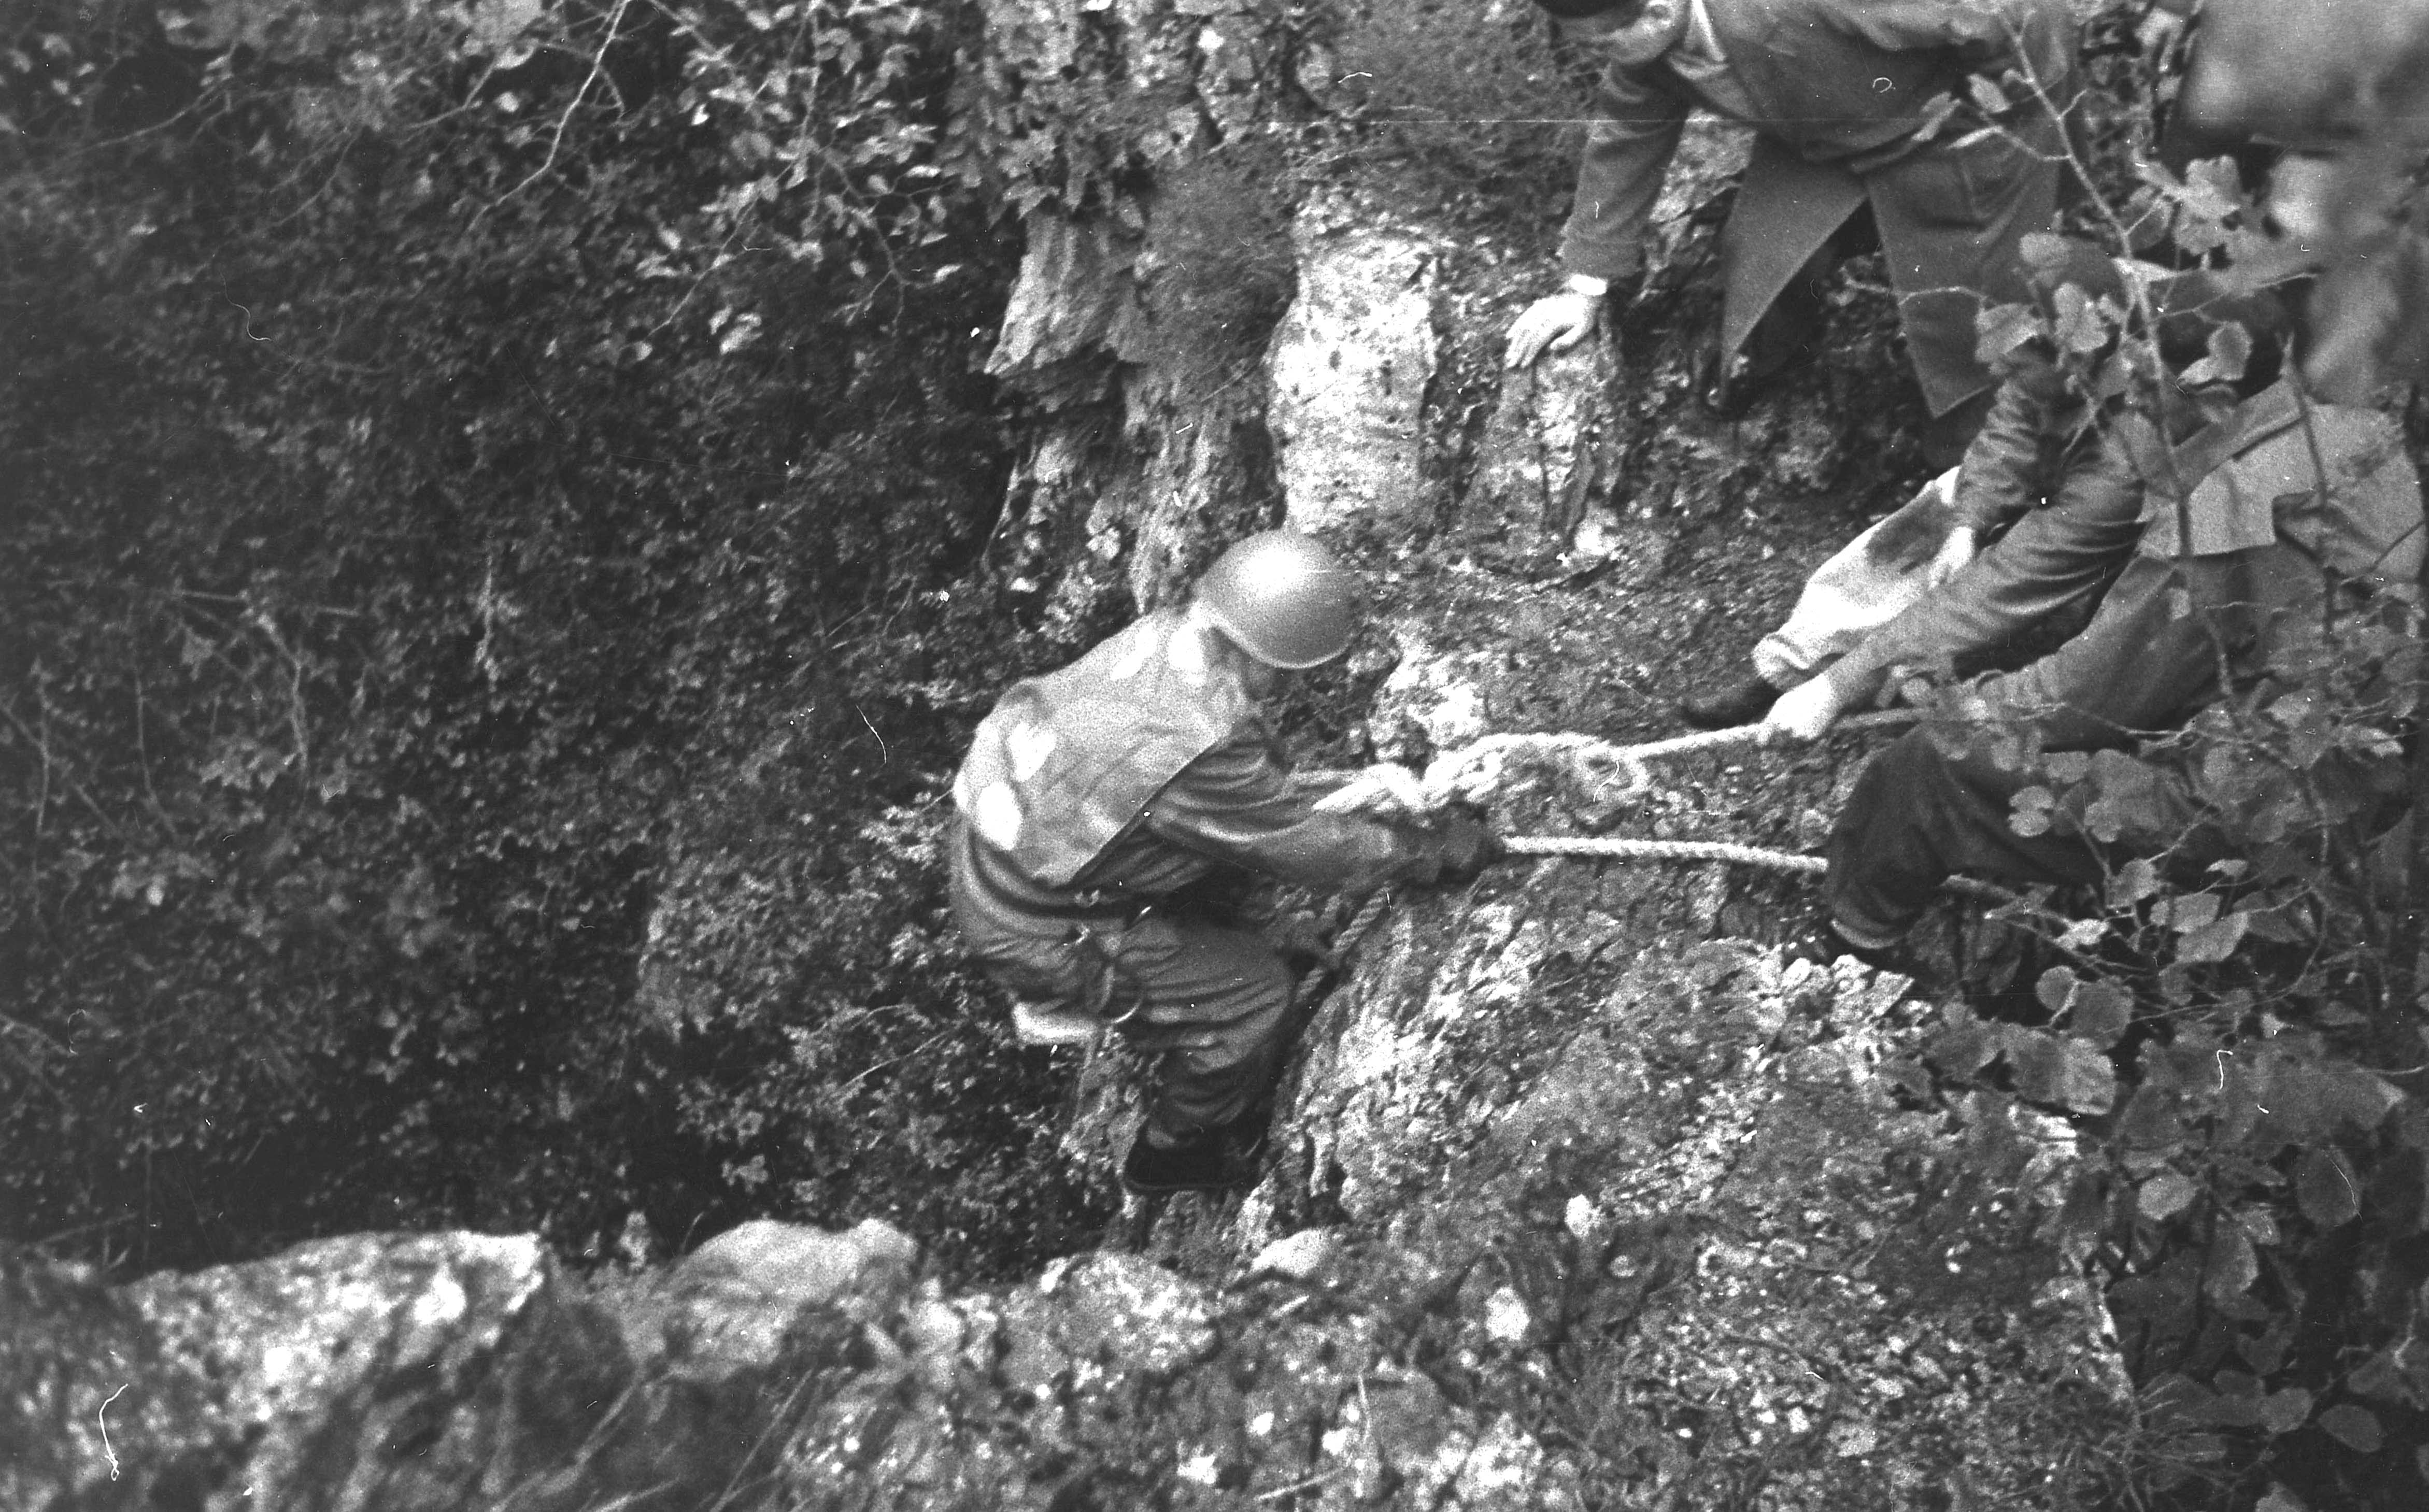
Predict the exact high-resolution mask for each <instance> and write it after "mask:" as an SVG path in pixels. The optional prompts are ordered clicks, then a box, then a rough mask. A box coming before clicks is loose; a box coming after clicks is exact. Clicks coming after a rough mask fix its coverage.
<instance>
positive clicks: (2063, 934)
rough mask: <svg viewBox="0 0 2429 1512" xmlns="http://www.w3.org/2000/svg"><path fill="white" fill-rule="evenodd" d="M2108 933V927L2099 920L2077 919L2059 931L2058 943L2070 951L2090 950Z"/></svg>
mask: <svg viewBox="0 0 2429 1512" xmlns="http://www.w3.org/2000/svg"><path fill="white" fill-rule="evenodd" d="M2107 932H2108V926H2107V924H2106V923H2104V922H2103V921H2101V920H2099V919H2077V920H2075V921H2074V923H2072V924H2070V925H2068V926H2067V927H2066V928H2065V929H2061V930H2059V931H2058V936H2057V943H2058V944H2060V945H2064V946H2066V947H2067V948H2068V949H2069V950H2089V949H2090V948H2092V947H2093V946H2094V945H2098V944H2100V938H2101V936H2103V935H2105V934H2107Z"/></svg>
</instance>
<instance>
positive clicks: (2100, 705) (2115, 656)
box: [1976, 553, 2251, 750]
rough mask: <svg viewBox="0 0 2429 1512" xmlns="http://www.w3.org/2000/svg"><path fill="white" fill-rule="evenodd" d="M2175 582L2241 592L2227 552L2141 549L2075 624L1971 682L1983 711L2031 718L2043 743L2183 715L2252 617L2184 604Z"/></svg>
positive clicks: (2079, 740) (2100, 742)
mask: <svg viewBox="0 0 2429 1512" xmlns="http://www.w3.org/2000/svg"><path fill="white" fill-rule="evenodd" d="M2177 587H2181V588H2182V589H2183V590H2184V593H2185V594H2186V595H2187V596H2188V597H2189V600H2190V601H2192V602H2194V603H2206V604H2216V605H2228V604H2232V603H2234V601H2235V600H2238V599H2239V598H2241V597H2243V594H2242V593H2241V592H2240V577H2239V572H2238V570H2237V566H2236V563H2235V561H2234V559H2233V558H2232V557H2229V556H2223V555H2222V556H2207V557H2190V558H2186V559H2184V560H2182V561H2178V562H2174V563H2168V562H2163V561H2161V560H2159V559H2158V558H2156V557H2152V556H2144V555H2140V554H2139V553H2138V554H2136V555H2135V556H2134V558H2133V560H2132V562H2131V563H2130V564H2129V565H2128V566H2127V567H2126V569H2125V572H2124V574H2123V576H2122V577H2120V578H2119V579H2118V580H2117V584H2116V586H2115V587H2113V588H2111V589H2110V590H2109V591H2108V594H2107V597H2106V598H2104V599H2102V600H2100V609H2099V612H2098V613H2096V614H2095V615H2093V616H2092V618H2091V623H2090V624H2089V625H2087V626H2085V627H2084V629H2083V632H2082V633H2080V634H2078V635H2076V636H2074V638H2073V639H2071V640H2069V641H2068V642H2067V643H2066V644H2065V645H2063V646H2060V647H2059V648H2058V649H2056V650H2054V651H2052V652H2050V653H2049V654H2048V655H2047V656H2044V657H2042V658H2041V659H2040V660H2039V661H2036V662H2032V663H2029V664H2027V665H2026V666H2023V667H2021V668H2019V669H2017V670H2016V671H2014V672H2010V673H2008V674H2007V675H2006V676H2003V677H1995V678H1991V679H1990V680H1988V681H1987V682H1983V683H1982V684H1981V685H1980V687H1979V688H1978V689H1976V692H1977V694H1978V695H1979V697H1980V698H1981V699H1982V702H1983V704H1984V706H1985V708H1984V712H1985V713H1986V714H1987V715H1990V716H1991V717H1992V718H1998V719H2029V720H2031V721H2033V722H2034V723H2035V724H2037V725H2038V726H2039V727H2040V729H2041V744H2042V746H2043V748H2046V749H2050V750H2079V749H2086V748H2093V747H2099V746H2114V745H2117V744H2119V743H2120V742H2121V741H2123V740H2124V739H2126V738H2129V737H2130V736H2132V735H2134V734H2136V733H2139V732H2146V731H2154V730H2165V729H2168V728H2170V727H2172V726H2173V725H2176V724H2179V723H2181V722H2182V721H2183V720H2184V718H2185V716H2186V715H2189V713H2191V711H2192V710H2193V709H2194V708H2196V707H2198V706H2199V705H2200V704H2202V703H2204V702H2206V701H2207V700H2208V699H2209V698H2211V697H2212V696H2213V695H2214V694H2215V692H2216V690H2217V688H2218V678H2219V666H2220V661H2221V655H2222V651H2223V650H2226V649H2231V648H2232V647H2234V646H2235V645H2237V644H2239V643H2240V642H2241V641H2243V640H2246V639H2248V638H2249V635H2250V633H2251V627H2250V620H2249V616H2247V615H2240V614H2237V613H2235V612H2233V611H2232V610H2227V611H2222V613H2220V614H2218V615H2212V614H2201V613H2195V614H2185V613H2183V612H2182V611H2181V610H2180V609H2179V608H2178V607H2177V606H2176V605H2175V604H2174V603H2173V602H2172V601H2171V600H2172V599H2173V598H2174V597H2175V595H2174V594H2173V593H2172V592H2171V590H2172V589H2173V588H2177Z"/></svg>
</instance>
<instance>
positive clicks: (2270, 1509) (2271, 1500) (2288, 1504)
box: [2252, 1486, 2311, 1512]
mask: <svg viewBox="0 0 2429 1512" xmlns="http://www.w3.org/2000/svg"><path fill="white" fill-rule="evenodd" d="M2252 1512H2311V1509H2310V1508H2309V1507H2307V1506H2305V1505H2304V1504H2303V1499H2302V1498H2301V1497H2299V1496H2296V1495H2295V1494H2294V1493H2293V1492H2291V1491H2289V1490H2288V1489H2286V1487H2283V1486H2272V1487H2269V1494H2268V1495H2267V1496H2264V1497H2262V1498H2261V1499H2260V1501H2259V1502H2258V1504H2256V1505H2255V1506H2254V1507H2253V1509H2252Z"/></svg>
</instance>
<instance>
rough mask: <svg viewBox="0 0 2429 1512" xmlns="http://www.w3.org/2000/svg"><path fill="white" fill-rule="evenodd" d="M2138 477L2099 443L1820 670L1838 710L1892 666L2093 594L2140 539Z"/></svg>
mask: <svg viewBox="0 0 2429 1512" xmlns="http://www.w3.org/2000/svg"><path fill="white" fill-rule="evenodd" d="M2141 509H2142V485H2141V479H2140V475H2139V474H2137V473H2136V472H2135V470H2134V468H2133V465H2132V464H2131V462H2129V461H2128V460H2127V459H2126V458H2125V455H2124V453H2123V449H2122V448H2118V447H2114V446H2104V447H2101V448H2100V449H2098V450H2097V451H2096V452H2093V453H2092V454H2091V455H2090V456H2088V457H2086V458H2084V459H2083V460H2082V461H2081V462H2080V463H2078V464H2077V465H2076V466H2075V467H2074V468H2071V469H2070V470H2069V472H2068V475H2067V479H2066V484H2065V486H2064V487H2063V488H2062V489H2061V490H2060V492H2059V495H2058V497H2057V500H2056V501H2053V502H2052V503H2051V504H2050V506H2049V507H2048V508H2045V509H2040V510H2035V511H2034V512H2033V513H2031V514H2029V515H2026V516H2025V517H2024V518H2023V519H2022V520H2021V521H2019V522H2018V523H2017V525H2016V527H2015V528H2014V529H2013V530H2011V531H2009V532H2008V534H2007V535H2006V536H2005V537H2003V538H2002V539H2001V540H2000V541H1999V542H1998V544H1997V545H1995V546H1993V547H1991V549H1990V550H1989V551H1985V552H1983V553H1982V554H1981V555H1980V556H1978V557H1976V558H1975V559H1974V561H1973V563H1972V564H1971V565H1970V566H1968V567H1965V568H1964V569H1963V570H1962V571H1960V572H1958V574H1957V576H1956V577H1954V578H1952V579H1950V580H1949V582H1948V583H1947V584H1946V586H1944V587H1942V588H1941V589H1940V590H1939V591H1938V592H1936V593H1932V594H1929V595H1927V596H1925V598H1924V599H1923V600H1921V601H1920V602H1918V603H1916V604H1915V605H1914V607H1912V608H1910V609H1909V610H1908V611H1907V612H1906V613H1904V614H1902V615H1900V616H1898V617H1897V618H1895V619H1892V620H1891V621H1890V622H1889V623H1888V624H1886V625H1883V626H1882V627H1881V628H1880V629H1878V630H1876V631H1875V632H1873V633H1872V634H1870V635H1868V636H1866V637H1865V638H1864V640H1863V642H1862V644H1860V645H1859V646H1858V647H1857V648H1856V649H1854V650H1852V651H1850V652H1848V653H1847V654H1846V655H1845V656H1843V657H1842V658H1840V659H1839V661H1838V662H1837V664H1836V665H1834V666H1831V667H1830V669H1829V670H1828V671H1826V672H1825V673H1824V674H1823V676H1824V677H1826V678H1827V679H1828V680H1829V683H1830V688H1831V693H1832V697H1833V698H1834V699H1835V701H1836V704H1837V707H1838V708H1840V709H1847V708H1856V707H1861V706H1862V705H1863V704H1865V703H1868V702H1870V701H1871V699H1872V698H1873V696H1874V695H1875V693H1877V692H1878V691H1879V690H1880V686H1881V683H1882V682H1884V681H1885V680H1886V679H1887V678H1888V676H1889V673H1890V670H1891V668H1892V667H1893V666H1900V665H1908V666H1917V665H1925V664H1929V663H1934V662H1939V661H1942V660H1947V659H1953V658H1958V657H1963V656H1966V655H1969V654H1972V653H1975V652H1978V651H1985V650H1989V649H1992V648H1994V647H1996V646H1999V645H2001V644H2003V643H2005V642H2008V641H2009V640H2010V639H2012V638H2013V637H2014V636H2016V635H2017V634H2019V633H2022V632H2024V631H2025V630H2028V629H2030V628H2031V627H2032V626H2034V625H2036V624H2039V623H2040V622H2041V620H2042V619H2044V618H2046V617H2047V616H2050V615H2053V614H2056V613H2057V612H2058V611H2059V610H2061V609H2064V608H2067V607H2068V606H2070V605H2072V604H2075V603H2078V602H2080V601H2082V600H2084V599H2085V598H2086V597H2087V596H2089V595H2092V594H2097V593H2099V592H2100V591H2101V590H2102V589H2103V588H2104V587H2106V586H2107V583H2108V582H2109V581H2110V579H2111V578H2112V577H2113V576H2114V575H2115V573H2116V571H2117V569H2118V567H2119V566H2120V565H2121V564H2122V562H2123V559H2124V557H2125V556H2126V555H2127V554H2128V553H2130V552H2131V551H2133V550H2134V543H2135V542H2136V541H2138V540H2140V538H2141V534H2142V529H2141V523H2140V521H2141Z"/></svg>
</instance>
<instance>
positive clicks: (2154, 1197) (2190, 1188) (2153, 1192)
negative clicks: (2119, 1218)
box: [2134, 1171, 2201, 1224]
mask: <svg viewBox="0 0 2429 1512" xmlns="http://www.w3.org/2000/svg"><path fill="white" fill-rule="evenodd" d="M2200 1195H2201V1188H2199V1187H2197V1186H2195V1185H2193V1183H2192V1182H2191V1181H2190V1180H2189V1178H2187V1177H2185V1176H2183V1175H2178V1174H2177V1173H2176V1172H2173V1171H2162V1172H2160V1173H2159V1174H2158V1175H2156V1176H2153V1177H2152V1178H2151V1179H2150V1180H2148V1181H2145V1182H2143V1183H2142V1187H2141V1190H2140V1191H2139V1192H2136V1193H2134V1209H2135V1211H2137V1212H2139V1213H2140V1214H2141V1215H2142V1216H2143V1217H2145V1218H2147V1219H2149V1220H2151V1222H2153V1223H2155V1224H2164V1223H2166V1222H2167V1221H2168V1220H2169V1219H2171V1218H2173V1217H2174V1216H2176V1214H2178V1213H2180V1212H2183V1211H2184V1210H2185V1209H2186V1208H2189V1207H2191V1206H2192V1205H2193V1199H2194V1198H2195V1197H2198V1196H2200Z"/></svg>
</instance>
